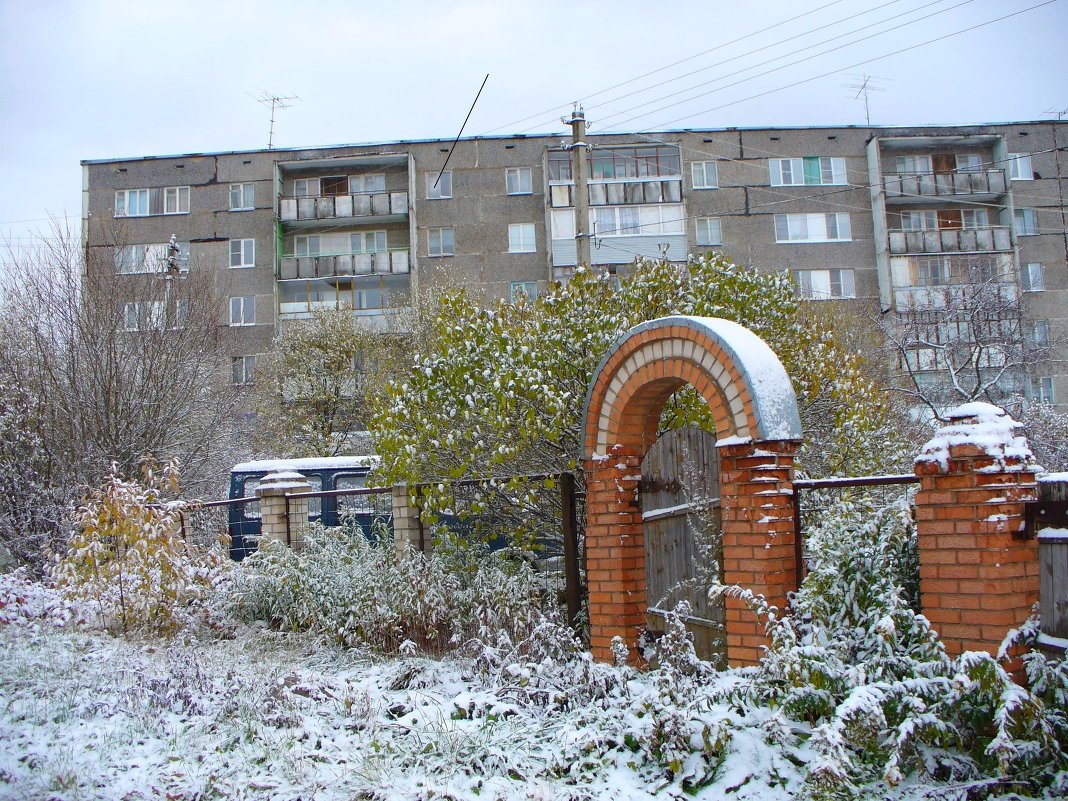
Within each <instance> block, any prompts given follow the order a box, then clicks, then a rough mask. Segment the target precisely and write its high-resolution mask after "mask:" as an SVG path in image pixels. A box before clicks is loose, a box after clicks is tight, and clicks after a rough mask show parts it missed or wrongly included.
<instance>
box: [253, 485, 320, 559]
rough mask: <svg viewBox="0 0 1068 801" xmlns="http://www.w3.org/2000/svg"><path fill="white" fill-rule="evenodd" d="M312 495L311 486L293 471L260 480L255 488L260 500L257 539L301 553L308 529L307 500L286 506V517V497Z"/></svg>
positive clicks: (298, 500)
mask: <svg viewBox="0 0 1068 801" xmlns="http://www.w3.org/2000/svg"><path fill="white" fill-rule="evenodd" d="M300 492H311V484H309V483H308V481H307V479H305V478H304V476H302V475H301V474H300V473H297V472H295V471H293V470H278V471H275V472H274V473H268V474H267V475H266V476H264V477H263V481H261V482H260V485H259V487H257V488H256V497H258V498H259V499H260V525H261V528H260V539H264V540H275V541H276V542H282V543H285V544H286V545H289V546H291V547H292V548H293V549H294V550H300V548H301V546H302V545H303V542H304V527H305V526H307V525H308V499H307V498H296V499H293V500H291V501H290V502H289V515H288V517H287V516H286V496H287V495H295V494H297V493H300Z"/></svg>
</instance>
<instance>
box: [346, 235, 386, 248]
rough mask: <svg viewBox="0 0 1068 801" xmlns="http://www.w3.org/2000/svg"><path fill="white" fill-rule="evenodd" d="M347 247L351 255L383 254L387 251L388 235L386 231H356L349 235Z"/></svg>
mask: <svg viewBox="0 0 1068 801" xmlns="http://www.w3.org/2000/svg"><path fill="white" fill-rule="evenodd" d="M349 247H350V248H351V249H352V252H353V253H385V252H386V251H388V250H389V234H388V233H386V231H384V230H383V231H356V232H355V233H353V234H350V235H349Z"/></svg>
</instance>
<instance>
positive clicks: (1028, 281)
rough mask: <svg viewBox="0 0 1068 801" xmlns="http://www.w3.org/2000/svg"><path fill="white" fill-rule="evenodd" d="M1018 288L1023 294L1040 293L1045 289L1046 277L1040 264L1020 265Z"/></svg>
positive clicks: (1034, 262)
mask: <svg viewBox="0 0 1068 801" xmlns="http://www.w3.org/2000/svg"><path fill="white" fill-rule="evenodd" d="M1020 288H1021V289H1023V291H1024V292H1041V291H1042V290H1044V289H1045V288H1046V275H1045V270H1043V269H1042V264H1041V262H1037V261H1032V262H1030V263H1028V264H1021V265H1020Z"/></svg>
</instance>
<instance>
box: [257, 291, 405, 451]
mask: <svg viewBox="0 0 1068 801" xmlns="http://www.w3.org/2000/svg"><path fill="white" fill-rule="evenodd" d="M402 348H403V342H402V340H401V339H400V338H398V337H396V336H391V335H388V334H383V333H382V332H380V331H377V330H375V329H373V328H370V327H368V326H367V325H366V324H365V323H364V322H363V321H361V319H360V318H358V317H355V316H354V315H353V314H352V313H351V312H348V311H342V310H330V311H318V312H315V313H314V314H313V316H312V317H311V318H310V319H308V320H300V321H297V322H293V323H287V324H286V325H285V326H284V327H283V328H282V330H281V332H280V333H279V335H278V337H277V338H276V339H275V343H274V348H273V350H272V352H271V353H270V354H268V355H267V356H265V357H264V358H262V359H261V361H260V363H259V364H258V365H257V368H256V391H257V397H256V410H257V417H258V431H257V440H258V444H259V448H260V450H263V451H267V452H269V453H270V454H271V455H272V456H336V455H338V454H346V453H347V454H351V453H361V452H364V451H365V449H366V447H367V439H366V434H364V431H365V429H366V428H367V418H368V405H369V402H370V398H371V396H372V395H373V393H374V392H375V388H376V387H380V386H381V385H382V383H384V382H383V381H382V380H381V378H380V377H381V375H382V374H384V373H385V371H386V370H388V369H389V368H390V367H391V366H392V363H393V362H394V361H395V360H396V359H397V358H399V356H398V354H399V353H400V352H401V350H402Z"/></svg>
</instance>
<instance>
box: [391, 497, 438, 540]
mask: <svg viewBox="0 0 1068 801" xmlns="http://www.w3.org/2000/svg"><path fill="white" fill-rule="evenodd" d="M410 493H411V489H410V488H409V486H408V485H407V484H396V485H394V487H393V547H394V548H396V549H397V553H399V554H404V553H406V552H407V551H408V550H409V549H411V550H416V551H421V550H430V547H429V546H430V543H424V542H423V533H422V527H421V525H420V523H419V507H418V506H416V505H415V504H414V503H412V497H411V494H410Z"/></svg>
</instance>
